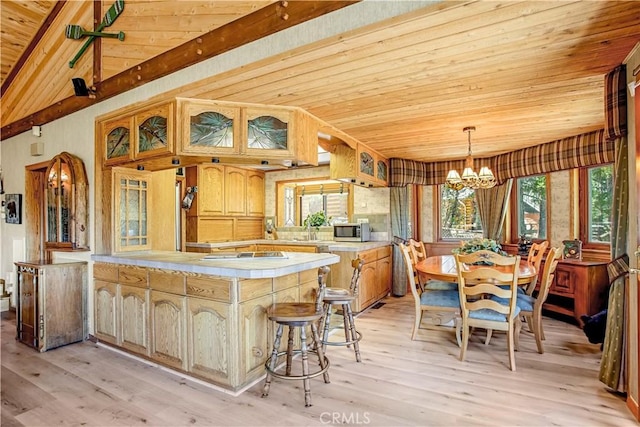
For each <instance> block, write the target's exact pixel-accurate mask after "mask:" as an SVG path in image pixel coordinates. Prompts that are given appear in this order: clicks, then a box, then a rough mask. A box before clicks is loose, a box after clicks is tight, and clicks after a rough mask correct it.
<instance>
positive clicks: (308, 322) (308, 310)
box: [262, 266, 329, 406]
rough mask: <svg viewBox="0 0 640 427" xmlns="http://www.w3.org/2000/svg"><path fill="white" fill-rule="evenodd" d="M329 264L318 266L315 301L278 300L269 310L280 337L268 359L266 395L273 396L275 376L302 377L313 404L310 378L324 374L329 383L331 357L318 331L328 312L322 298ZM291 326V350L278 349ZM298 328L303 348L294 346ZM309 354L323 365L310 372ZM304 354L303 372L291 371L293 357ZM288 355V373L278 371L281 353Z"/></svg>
mask: <svg viewBox="0 0 640 427" xmlns="http://www.w3.org/2000/svg"><path fill="white" fill-rule="evenodd" d="M328 274H329V267H326V266H325V267H320V268H319V269H318V294H317V295H316V302H315V303H303V302H288V303H278V304H274V305H272V306H271V308H270V309H269V320H271V321H273V322H276V323H277V324H278V330H277V332H276V339H275V341H274V343H273V351H272V353H271V356H270V357H269V358H268V359H267V361H266V362H265V368H266V370H267V377H266V379H265V382H264V389H263V390H262V397H267V396H268V395H269V388H270V387H271V379H272V377H276V378H281V379H283V380H302V381H303V383H304V404H305V406H311V386H310V379H311V378H314V377H317V376H318V375H321V374H322V375H323V377H324V382H325V383H329V372H327V370H328V369H329V359H327V358H326V357H325V355H324V351H323V348H322V345H319V343H320V334H319V333H318V322H319V321H320V319H322V317H323V315H324V312H323V311H322V298H323V295H324V291H325V288H326V286H327V275H328ZM285 326H287V327H289V340H288V343H287V351H278V349H279V348H280V341H281V339H282V333H283V331H284V327H285ZM308 326H309V327H311V333H312V335H313V336H312V339H313V343H312V345H311V346H309V345H307V331H306V328H307V327H308ZM295 328H300V348H299V349H294V348H293V342H294V339H293V338H294V332H295ZM309 353H313V354H317V356H318V363H319V365H320V368H319V369H317V370H315V371H313V372H309V360H308V358H309V356H308V355H309ZM296 354H300V355H301V356H302V375H292V374H291V363H292V360H293V356H294V355H296ZM284 355H286V363H285V372H284V373H282V371H281V370H280V371H278V370H277V369H278V366H279V365H280V363H278V360H279V358H280V357H281V356H284Z"/></svg>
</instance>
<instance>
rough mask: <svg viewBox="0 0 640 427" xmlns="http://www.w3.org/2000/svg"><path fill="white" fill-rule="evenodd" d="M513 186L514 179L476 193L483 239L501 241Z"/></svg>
mask: <svg viewBox="0 0 640 427" xmlns="http://www.w3.org/2000/svg"><path fill="white" fill-rule="evenodd" d="M512 185H513V179H508V180H507V181H505V182H504V184H502V185H496V186H495V187H493V188H485V189H479V190H476V191H475V195H476V203H477V204H478V212H479V214H480V222H481V223H482V234H483V237H485V238H487V239H493V240H495V241H496V242H499V241H500V236H501V235H502V226H503V225H504V219H505V217H506V216H507V205H508V202H509V195H510V194H511V187H512Z"/></svg>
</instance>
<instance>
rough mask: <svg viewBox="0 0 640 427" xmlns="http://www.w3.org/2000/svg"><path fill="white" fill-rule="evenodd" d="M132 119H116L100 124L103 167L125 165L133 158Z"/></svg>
mask: <svg viewBox="0 0 640 427" xmlns="http://www.w3.org/2000/svg"><path fill="white" fill-rule="evenodd" d="M132 129H133V117H132V116H127V117H124V118H117V119H114V120H111V121H108V122H104V123H102V124H101V133H102V141H101V143H102V144H103V145H102V147H103V148H102V152H103V159H104V164H105V165H114V164H119V163H125V162H128V161H130V160H131V159H132V158H133V147H132V146H131V135H132Z"/></svg>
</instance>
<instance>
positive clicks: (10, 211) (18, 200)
mask: <svg viewBox="0 0 640 427" xmlns="http://www.w3.org/2000/svg"><path fill="white" fill-rule="evenodd" d="M4 209H5V221H6V222H7V224H22V194H5V196H4Z"/></svg>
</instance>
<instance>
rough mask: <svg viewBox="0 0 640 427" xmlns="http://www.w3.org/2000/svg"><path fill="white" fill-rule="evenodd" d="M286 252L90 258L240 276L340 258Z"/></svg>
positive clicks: (279, 271) (258, 275) (282, 273)
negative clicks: (272, 255) (252, 255)
mask: <svg viewBox="0 0 640 427" xmlns="http://www.w3.org/2000/svg"><path fill="white" fill-rule="evenodd" d="M265 242H268V240H265ZM236 244H237V243H236ZM222 247H224V246H222ZM286 256H287V258H264V259H259V258H247V259H242V258H232V259H229V258H225V259H207V260H204V259H203V258H204V255H203V254H201V253H188V252H161V251H148V252H147V251H145V252H132V253H122V254H116V255H92V256H91V259H92V260H93V261H97V262H105V263H112V264H122V265H135V266H139V267H151V268H161V269H164V270H174V271H182V272H187V273H200V274H207V275H211V276H221V277H231V278H242V279H259V278H273V277H280V276H285V275H287V274H291V273H297V272H300V271H305V270H311V269H314V268H319V267H322V266H324V265H331V264H336V263H338V262H340V258H339V257H338V256H337V255H332V254H329V253H303V252H286Z"/></svg>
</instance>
